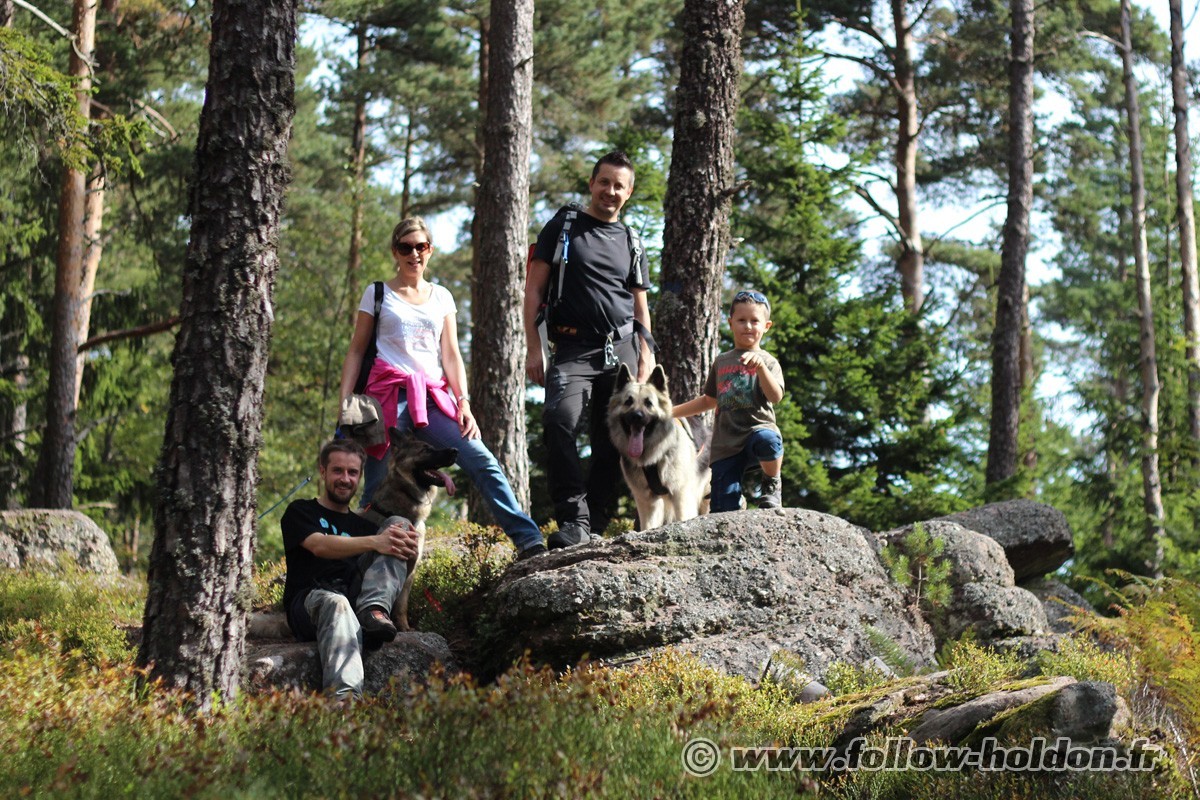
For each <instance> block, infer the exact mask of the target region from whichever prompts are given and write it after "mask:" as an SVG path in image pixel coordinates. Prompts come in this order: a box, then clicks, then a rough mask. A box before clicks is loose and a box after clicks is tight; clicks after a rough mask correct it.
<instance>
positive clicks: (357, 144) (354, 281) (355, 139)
mask: <svg viewBox="0 0 1200 800" xmlns="http://www.w3.org/2000/svg"><path fill="white" fill-rule="evenodd" d="M354 35H355V40H356V42H357V50H356V51H355V61H354V75H355V78H356V81H355V90H354V91H355V96H354V125H353V127H352V128H351V131H350V180H351V182H352V183H351V187H350V252H349V254H348V255H347V257H346V296H347V297H349V298H350V320H351V323H350V324H351V325H353V324H354V320H355V319H356V318H357V317H358V299H359V298H360V297H361V296H362V292H361V290H360V289H359V285H360V277H361V275H362V239H363V203H364V202H365V199H366V187H367V96H366V95H367V93H366V90H364V89H363V88H362V82H363V80H364V79H365V76H366V70H367V48H368V46H369V43H368V41H367V26H366V25H364V24H361V23H360V24H359V25H357V26H356V27H355V29H354Z"/></svg>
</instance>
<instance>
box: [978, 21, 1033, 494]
mask: <svg viewBox="0 0 1200 800" xmlns="http://www.w3.org/2000/svg"><path fill="white" fill-rule="evenodd" d="M1011 7H1012V34H1011V35H1012V43H1011V47H1012V56H1011V58H1010V60H1009V68H1008V75H1009V141H1008V216H1007V218H1006V219H1005V222H1004V243H1003V245H1002V246H1001V253H1000V278H999V281H998V285H997V291H996V325H995V328H994V329H993V331H992V415H991V431H990V436H989V438H988V461H987V482H988V484H996V483H1001V482H1003V481H1007V480H1009V479H1010V478H1012V477H1013V476H1015V475H1016V474H1017V464H1018V460H1019V457H1020V422H1021V397H1022V393H1023V390H1025V389H1027V388H1028V387H1027V386H1025V385H1024V384H1023V383H1022V381H1023V380H1024V379H1025V375H1024V370H1023V359H1022V350H1023V348H1022V346H1021V345H1022V340H1023V338H1024V337H1023V335H1022V334H1023V331H1024V327H1025V320H1026V313H1025V303H1026V298H1027V297H1028V293H1027V289H1026V286H1025V257H1026V255H1027V253H1028V251H1029V215H1030V210H1031V206H1032V205H1033V36H1034V23H1033V0H1012V4H1011ZM1028 356H1029V358H1030V359H1032V354H1031V353H1030V354H1028ZM1031 363H1032V361H1031Z"/></svg>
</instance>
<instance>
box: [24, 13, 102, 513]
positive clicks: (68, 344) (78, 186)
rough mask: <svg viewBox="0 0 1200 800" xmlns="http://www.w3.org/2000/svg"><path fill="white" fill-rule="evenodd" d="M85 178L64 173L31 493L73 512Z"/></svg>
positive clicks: (80, 62)
mask: <svg viewBox="0 0 1200 800" xmlns="http://www.w3.org/2000/svg"><path fill="white" fill-rule="evenodd" d="M97 5H98V3H97V0H75V5H74V15H73V22H72V29H73V30H74V32H75V46H74V47H72V48H71V57H70V68H69V72H70V75H71V76H72V77H73V78H75V80H76V81H77V82H76V84H75V86H76V90H75V97H76V101H77V102H78V104H79V115H80V116H81V117H82V118H83V119H88V117H89V116H90V114H91V88H92V77H91V74H92V73H91V64H90V62H91V59H92V55H93V52H94V51H95V47H96V8H97ZM86 204H87V174H86V173H85V172H83V171H82V170H80V169H75V168H72V167H66V168H65V169H64V170H63V178H62V187H61V190H60V192H59V201H58V252H57V256H56V259H55V270H54V275H55V277H54V307H53V314H52V317H51V323H50V325H51V335H50V358H49V363H50V369H49V383H48V386H47V387H46V430H45V432H44V433H43V435H42V447H41V451H40V453H39V454H38V463H37V469H36V470H35V472H34V480H33V486H32V487H31V491H30V499H31V501H32V502H31V505H34V506H42V507H45V508H70V507H71V501H72V494H73V492H74V483H73V479H74V476H73V467H74V465H75V445H76V441H75V412H76V404H75V383H76V370H77V367H78V360H77V356H78V347H79V343H80V342H81V341H83V339H82V338H81V337H80V322H81V320H80V314H81V312H82V309H83V288H84V287H83V270H84V264H83V252H84V215H85V213H86Z"/></svg>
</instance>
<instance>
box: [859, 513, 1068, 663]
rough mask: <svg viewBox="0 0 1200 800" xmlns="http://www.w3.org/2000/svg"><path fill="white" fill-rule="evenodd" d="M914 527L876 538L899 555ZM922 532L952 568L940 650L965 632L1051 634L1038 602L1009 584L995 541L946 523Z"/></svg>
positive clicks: (939, 624)
mask: <svg viewBox="0 0 1200 800" xmlns="http://www.w3.org/2000/svg"><path fill="white" fill-rule="evenodd" d="M913 527H914V526H912V525H909V526H906V527H904V528H898V529H896V530H894V531H889V532H887V533H885V534H881V537H880V539H881V540H882V541H885V542H887V544H888V545H889V546H895V547H899V548H900V549H901V550H903V549H904V548H905V546H906V540H907V538H908V537H909V536H910V535H911V534H912V531H913ZM921 527H922V529H923V530H924V531H925V532H926V533H927V534H928V535H929V536H930V537H931V538H936V539H940V540H941V541H942V542H943V550H942V557H943V558H945V559H946V561H947V562H948V564H949V566H950V577H949V583H950V587H951V599H950V602H949V605H948V607H947V608H946V609H945V614H944V615H941V616H939V617H938V618H937V620H936V624H935V625H934V630H935V634H936V636H937V640H938V645H939V646H941V645H942V644H944V643H946V642H948V641H954V640H956V639H958V638H959V637H960V636H962V635H963V634H964V633H966V632H967V631H971V632H972V633H973V634H974V635H975V636H976V638H978V639H980V640H984V641H986V640H989V639H999V638H1010V637H1020V636H1036V635H1039V634H1042V633H1045V632H1046V631H1047V630H1048V629H1049V627H1050V624H1049V622H1048V621H1047V619H1046V612H1045V610H1044V609H1043V608H1042V603H1041V601H1039V600H1038V599H1037V598H1036V597H1034V596H1033V595H1032V594H1031V593H1029V592H1027V591H1025V590H1024V589H1021V588H1018V587H1016V586H1014V585H1013V569H1012V567H1011V566H1009V563H1008V559H1007V558H1006V556H1005V552H1004V549H1003V548H1002V547H1001V546H1000V543H999V542H997V541H996V540H995V539H993V538H991V537H990V536H985V535H984V534H982V533H976V532H975V531H973V530H969V529H967V528H964V527H963V526H962V525H960V524H959V523H957V522H951V521H950V520H946V519H935V520H930V521H929V522H924V523H921Z"/></svg>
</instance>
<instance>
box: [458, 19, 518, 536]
mask: <svg viewBox="0 0 1200 800" xmlns="http://www.w3.org/2000/svg"><path fill="white" fill-rule="evenodd" d="M491 8H492V12H491V23H490V28H489V32H488V39H489V43H488V53H489V61H488V92H487V107H486V111H485V114H484V123H483V134H484V139H483V140H484V150H485V152H486V153H487V158H486V160H485V161H484V165H483V173H482V175H481V176H480V180H479V192H478V203H477V205H476V218H475V223H474V226H473V227H474V230H475V231H476V233H477V239H476V242H475V253H476V254H477V256H478V262H477V264H476V267H475V273H474V277H473V280H472V282H471V321H472V329H473V330H472V335H471V342H472V347H471V383H470V386H471V395H472V400H471V405H472V407H473V410H474V412H475V416H476V419H477V420H478V422H479V429H480V431H481V432H482V434H483V441H484V443H485V444H487V446H488V448H489V449H490V450H491V451H492V453H493V454H495V456H496V460H497V461H499V462H500V468H501V469H502V470H503V471H504V474H505V475H507V476H508V480H509V482H510V483H511V484H512V488H513V493H514V494H515V495H516V497H517V500H518V502H519V503H520V504H521V505H522V506H524V507H528V505H529V460H528V454H527V450H528V447H527V444H526V441H525V347H524V342H525V329H524V327H523V323H522V320H521V305H522V298H523V288H524V285H525V261H526V254H527V251H528V247H529V153H530V148H531V146H532V143H533V0H512V2H507V3H492V7H491ZM472 495H473V496H477V495H478V492H474V493H472ZM472 511H473V512H474V511H475V509H474V508H473V509H472ZM472 517H473V518H475V519H476V521H477V522H478V521H480V520H479V519H478V518H476V516H475V514H474V513H473V514H472Z"/></svg>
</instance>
